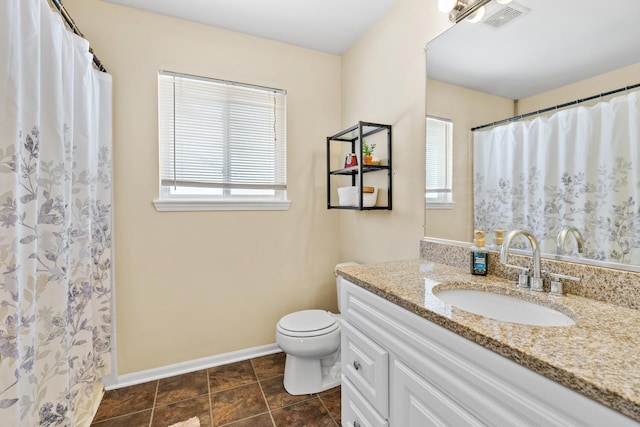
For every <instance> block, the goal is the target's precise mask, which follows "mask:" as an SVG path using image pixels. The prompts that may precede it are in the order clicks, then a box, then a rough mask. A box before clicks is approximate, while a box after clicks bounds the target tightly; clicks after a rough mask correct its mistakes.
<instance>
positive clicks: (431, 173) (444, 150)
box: [426, 117, 453, 194]
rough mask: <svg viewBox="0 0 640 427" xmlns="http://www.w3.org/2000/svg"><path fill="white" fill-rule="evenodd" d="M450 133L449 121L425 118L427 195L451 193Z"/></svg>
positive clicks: (451, 161) (450, 124) (450, 125)
mask: <svg viewBox="0 0 640 427" xmlns="http://www.w3.org/2000/svg"><path fill="white" fill-rule="evenodd" d="M451 131H452V123H451V121H449V120H444V119H438V118H433V117H427V149H426V156H427V157H426V168H427V171H426V180H427V182H426V189H427V193H432V194H434V193H451V170H452V167H453V159H452V157H453V156H452V155H451V144H452V141H451V139H452V135H451Z"/></svg>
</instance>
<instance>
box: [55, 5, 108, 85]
mask: <svg viewBox="0 0 640 427" xmlns="http://www.w3.org/2000/svg"><path fill="white" fill-rule="evenodd" d="M51 2H52V3H53V5H54V6H55V7H56V8H57V9H58V11H59V12H60V15H61V16H62V18H63V19H64V20H65V22H66V23H67V25H68V26H69V28H70V29H71V31H73V32H74V34H77V35H79V36H80V37H82V38H83V39H86V38H85V36H84V34H82V32H81V31H80V29H79V28H78V26H77V25H76V23H75V21H74V20H73V18H71V15H69V12H67V9H65V8H64V5H63V4H62V0H51ZM89 53H91V54H92V55H93V64H94V65H95V66H96V68H97V69H98V70H100V71H102V72H105V73H106V72H107V69H106V68H104V65H102V62H100V60H99V59H98V57H97V56H96V54H95V53H93V49H92V48H91V46H89Z"/></svg>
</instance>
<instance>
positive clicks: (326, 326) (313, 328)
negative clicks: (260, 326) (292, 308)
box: [277, 310, 340, 337]
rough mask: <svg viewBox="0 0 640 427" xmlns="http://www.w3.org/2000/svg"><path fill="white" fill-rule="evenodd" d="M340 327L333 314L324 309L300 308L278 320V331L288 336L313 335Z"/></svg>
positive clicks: (322, 333) (324, 333) (327, 332)
mask: <svg viewBox="0 0 640 427" xmlns="http://www.w3.org/2000/svg"><path fill="white" fill-rule="evenodd" d="M339 328H340V323H339V322H338V319H337V317H336V316H335V315H333V314H332V313H329V312H328V311H324V310H302V311H296V312H295V313H291V314H287V315H286V316H284V317H283V318H282V319H280V321H279V322H278V326H277V329H278V332H280V333H281V334H283V335H287V336H290V337H315V336H320V335H326V334H329V333H331V332H334V331H335V330H337V329H339Z"/></svg>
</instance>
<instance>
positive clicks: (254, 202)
mask: <svg viewBox="0 0 640 427" xmlns="http://www.w3.org/2000/svg"><path fill="white" fill-rule="evenodd" d="M158 127H159V129H158V136H159V144H160V200H156V201H155V202H154V204H155V206H156V209H157V210H159V211H163V210H281V209H287V208H288V207H289V204H290V202H289V201H287V200H286V185H287V181H286V142H287V141H286V139H287V138H286V93H285V91H283V90H280V89H272V88H265V87H259V86H251V85H246V84H241V83H234V82H228V81H223V80H216V79H210V78H205V77H196V76H189V75H185V74H178V73H172V72H167V71H160V72H159V73H158Z"/></svg>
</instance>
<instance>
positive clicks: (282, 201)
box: [152, 70, 291, 212]
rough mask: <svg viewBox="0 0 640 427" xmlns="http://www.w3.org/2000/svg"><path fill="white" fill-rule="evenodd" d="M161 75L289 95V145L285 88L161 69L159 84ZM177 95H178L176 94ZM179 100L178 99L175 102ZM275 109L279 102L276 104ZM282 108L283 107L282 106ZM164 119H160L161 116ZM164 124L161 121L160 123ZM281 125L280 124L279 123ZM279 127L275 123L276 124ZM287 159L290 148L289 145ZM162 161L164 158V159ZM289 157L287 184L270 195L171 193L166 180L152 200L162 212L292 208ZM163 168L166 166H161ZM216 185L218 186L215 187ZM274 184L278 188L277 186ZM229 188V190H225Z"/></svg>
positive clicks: (285, 178) (240, 185)
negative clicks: (288, 188)
mask: <svg viewBox="0 0 640 427" xmlns="http://www.w3.org/2000/svg"><path fill="white" fill-rule="evenodd" d="M161 76H174V77H182V78H185V79H191V80H200V81H205V82H215V83H219V84H224V85H229V86H236V87H244V88H250V89H258V90H261V91H267V92H274V93H278V94H280V95H284V96H285V101H284V104H283V105H284V122H282V123H284V124H283V125H282V126H284V141H285V144H286V139H287V138H286V95H287V91H286V90H284V89H276V88H271V87H266V86H259V85H254V84H247V83H240V82H234V81H229V80H222V79H216V78H210V77H204V76H196V75H191V74H185V73H178V72H173V71H166V70H159V71H158V85H159V83H160V77H161ZM174 96H175V95H174ZM160 102H161V100H160V85H159V86H158V112H160ZM173 102H175V100H174V101H173ZM274 108H275V104H274ZM280 108H282V107H280ZM159 120H160V119H159ZM158 125H159V126H161V124H160V122H159V123H158ZM279 126H280V125H279ZM274 129H275V124H274ZM158 143H159V146H160V150H162V145H161V141H159V142H158ZM284 153H285V159H286V153H287V150H286V148H285V151H284ZM160 161H162V160H161V159H160ZM286 163H287V162H286V160H285V162H284V165H283V166H284V170H285V175H284V180H285V181H284V185H280V187H281V188H274V190H275V195H269V196H261V195H255V196H251V195H229V194H224V195H202V196H200V195H184V196H183V195H175V194H171V195H170V193H169V191H168V187H167V185H166V184H164V185H163V183H162V179H160V182H159V195H158V198H157V199H155V200H153V201H152V203H153V205H154V207H155V209H156V211H158V212H183V211H247V210H263V211H272V210H288V209H289V207H290V206H291V201H290V200H289V199H288V197H287V191H286V181H287V172H286V169H287V165H286ZM160 167H161V168H162V165H160ZM158 172H159V174H160V176H162V171H161V170H159V171H158ZM242 186H244V184H239V185H238V187H242ZM214 187H215V186H214ZM231 187H234V186H233V185H229V186H227V185H222V186H221V187H220V188H225V189H227V190H228V188H231ZM274 187H278V185H275V186H274ZM225 191H226V190H225Z"/></svg>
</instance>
